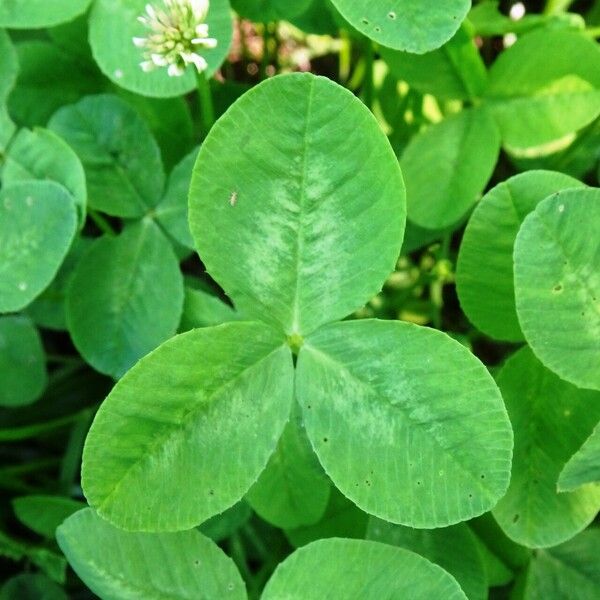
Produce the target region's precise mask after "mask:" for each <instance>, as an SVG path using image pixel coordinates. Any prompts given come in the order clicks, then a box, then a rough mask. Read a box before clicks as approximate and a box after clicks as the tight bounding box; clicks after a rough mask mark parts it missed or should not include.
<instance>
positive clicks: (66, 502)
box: [12, 495, 85, 538]
mask: <svg viewBox="0 0 600 600" xmlns="http://www.w3.org/2000/svg"><path fill="white" fill-rule="evenodd" d="M12 504H13V509H14V511H15V515H16V516H17V518H18V519H19V521H21V523H23V524H24V525H26V526H27V527H29V529H31V530H33V531H35V532H36V533H38V534H39V535H42V536H44V537H46V538H54V534H55V532H56V528H57V527H58V526H59V525H60V524H61V523H62V522H63V521H64V520H65V519H66V518H67V517H70V516H71V515H72V514H73V513H75V512H77V511H78V510H80V509H82V508H85V504H83V503H82V502H78V501H77V500H71V499H70V498H64V497H61V496H43V495H32V496H21V497H19V498H15V499H14V500H13V501H12Z"/></svg>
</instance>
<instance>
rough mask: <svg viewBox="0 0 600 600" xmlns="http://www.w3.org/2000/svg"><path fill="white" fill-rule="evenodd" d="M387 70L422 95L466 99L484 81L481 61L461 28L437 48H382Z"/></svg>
mask: <svg viewBox="0 0 600 600" xmlns="http://www.w3.org/2000/svg"><path fill="white" fill-rule="evenodd" d="M380 53H381V56H382V58H383V59H384V60H385V62H386V64H387V65H388V67H389V68H390V72H391V73H392V74H393V75H394V77H396V79H399V80H401V81H406V82H407V83H408V84H409V85H410V86H411V87H414V88H415V89H417V90H419V91H420V92H422V93H423V94H433V95H434V96H436V97H437V98H440V99H444V100H451V99H458V100H469V99H472V98H474V97H477V96H479V95H481V93H482V92H483V90H484V89H485V86H486V82H487V73H486V69H485V64H484V63H483V60H482V58H481V56H480V55H479V51H478V49H477V47H476V46H475V42H474V40H473V38H472V37H471V36H470V35H469V34H468V33H467V31H466V29H465V28H461V29H459V30H458V31H457V32H456V35H455V36H454V37H453V38H452V39H451V40H450V41H449V42H448V43H446V44H444V45H443V46H442V47H441V48H439V49H438V50H434V51H433V52H427V53H426V54H411V53H410V52H400V51H397V50H390V49H389V48H384V47H382V48H381V49H380Z"/></svg>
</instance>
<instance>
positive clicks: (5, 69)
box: [0, 29, 19, 151]
mask: <svg viewBox="0 0 600 600" xmlns="http://www.w3.org/2000/svg"><path fill="white" fill-rule="evenodd" d="M18 71H19V64H18V62H17V53H16V52H15V48H14V46H13V44H12V42H11V39H10V37H9V35H8V33H6V32H5V31H4V30H3V29H0V151H4V148H5V147H6V146H7V145H8V142H9V141H10V138H11V137H12V135H13V133H14V132H15V124H14V123H13V122H12V120H11V118H10V117H9V115H8V111H7V110H6V101H7V99H8V96H9V95H10V92H11V90H12V88H13V87H14V85H15V83H16V81H17V73H18Z"/></svg>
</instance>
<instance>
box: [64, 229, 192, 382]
mask: <svg viewBox="0 0 600 600" xmlns="http://www.w3.org/2000/svg"><path fill="white" fill-rule="evenodd" d="M182 306H183V277H182V275H181V272H180V270H179V265H178V263H177V259H176V258H175V255H174V254H173V250H172V249H171V246H170V244H169V242H168V240H167V239H166V238H165V236H164V235H163V234H162V233H161V231H160V230H159V228H158V227H157V226H156V225H155V224H154V223H153V222H152V221H151V220H150V219H144V220H142V221H139V222H135V223H133V224H132V225H129V226H128V227H126V229H125V230H124V231H123V232H122V233H121V234H120V235H118V236H109V235H105V236H103V237H101V238H98V239H96V240H95V241H94V242H93V244H92V245H91V247H90V248H88V250H87V251H86V252H85V254H84V255H83V257H82V258H81V259H80V260H79V262H78V263H77V266H76V268H75V271H74V273H73V275H72V277H71V279H70V282H69V287H68V290H67V298H66V313H67V325H68V329H69V332H70V333H71V336H72V338H73V342H74V344H75V346H76V347H77V349H78V350H79V352H80V353H81V355H82V356H83V357H84V358H85V359H86V360H87V361H88V362H89V363H90V364H91V365H92V366H93V367H94V368H95V369H97V370H98V371H100V372H102V373H106V374H107V375H112V376H113V377H115V378H118V377H121V376H122V375H123V374H124V373H125V372H126V371H127V370H128V369H129V368H130V367H131V366H133V364H134V363H135V362H136V361H137V360H138V359H140V358H141V357H142V356H144V355H145V354H147V353H148V352H150V351H151V350H154V348H156V347H157V346H158V345H159V344H161V343H162V342H164V341H165V340H167V339H168V338H169V337H171V336H172V335H174V334H175V332H176V330H177V325H178V324H179V320H180V317H181V310H182Z"/></svg>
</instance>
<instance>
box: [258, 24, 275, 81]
mask: <svg viewBox="0 0 600 600" xmlns="http://www.w3.org/2000/svg"><path fill="white" fill-rule="evenodd" d="M271 37H272V36H271V26H270V24H269V23H265V24H264V25H263V53H262V59H261V61H260V78H261V79H266V78H267V67H268V66H269V65H270V64H271Z"/></svg>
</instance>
